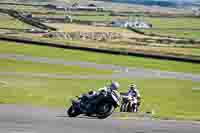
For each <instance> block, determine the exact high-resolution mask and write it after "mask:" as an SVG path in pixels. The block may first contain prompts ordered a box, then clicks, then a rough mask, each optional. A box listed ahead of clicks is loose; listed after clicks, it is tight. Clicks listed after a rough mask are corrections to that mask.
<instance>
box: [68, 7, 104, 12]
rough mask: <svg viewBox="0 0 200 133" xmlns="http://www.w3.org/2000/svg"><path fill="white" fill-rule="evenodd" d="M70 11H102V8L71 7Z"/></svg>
mask: <svg viewBox="0 0 200 133" xmlns="http://www.w3.org/2000/svg"><path fill="white" fill-rule="evenodd" d="M71 10H80V11H103V10H104V8H103V7H96V6H76V7H71Z"/></svg>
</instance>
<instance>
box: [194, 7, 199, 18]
mask: <svg viewBox="0 0 200 133" xmlns="http://www.w3.org/2000/svg"><path fill="white" fill-rule="evenodd" d="M193 13H194V15H195V16H200V8H196V9H193Z"/></svg>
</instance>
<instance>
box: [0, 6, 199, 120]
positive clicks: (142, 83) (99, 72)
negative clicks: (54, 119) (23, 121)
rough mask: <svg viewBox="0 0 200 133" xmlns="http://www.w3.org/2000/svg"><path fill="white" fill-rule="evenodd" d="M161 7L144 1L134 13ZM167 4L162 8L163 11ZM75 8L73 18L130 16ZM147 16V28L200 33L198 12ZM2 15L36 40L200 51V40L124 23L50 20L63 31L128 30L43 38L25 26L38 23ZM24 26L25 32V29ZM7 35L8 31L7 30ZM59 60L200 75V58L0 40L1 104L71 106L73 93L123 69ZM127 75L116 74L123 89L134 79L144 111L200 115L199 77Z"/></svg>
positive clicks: (8, 25)
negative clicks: (96, 36)
mask: <svg viewBox="0 0 200 133" xmlns="http://www.w3.org/2000/svg"><path fill="white" fill-rule="evenodd" d="M113 5H114V6H115V7H114V8H113V10H114V11H119V12H120V11H127V10H128V11H130V10H131V9H133V7H136V6H130V7H129V6H128V7H127V5H123V6H122V7H117V6H116V5H115V4H113ZM0 7H1V8H10V9H16V10H20V11H29V12H32V13H35V14H34V15H35V16H40V17H44V16H47V14H46V13H48V16H50V17H52V16H53V17H56V16H63V15H64V14H63V11H55V12H54V10H51V11H50V10H47V9H44V8H42V7H27V6H5V7H4V6H2V5H0ZM105 7H106V9H110V7H111V6H110V7H109V5H105ZM156 10H158V9H149V8H145V10H143V7H142V6H139V7H137V8H135V9H134V10H131V11H133V14H134V15H136V14H137V13H138V14H143V15H144V16H145V14H144V13H145V11H149V12H154V11H156ZM165 10H167V9H165ZM165 10H162V11H161V12H162V13H163V12H164V11H165ZM174 10H175V9H174ZM170 11H172V9H170ZM175 11H177V14H179V15H180V14H181V13H186V14H187V15H188V11H186V12H184V11H183V9H180V10H178V9H177V10H175ZM149 12H148V13H149ZM38 13H39V14H38ZM40 13H41V14H40ZM70 13H71V14H72V17H73V18H74V19H79V20H82V21H85V20H86V21H94V22H95V21H96V22H97V21H106V22H107V23H108V22H110V21H112V20H116V19H118V18H123V19H128V17H121V16H110V13H108V12H87V11H84V12H81V11H80V12H70ZM134 15H133V16H134ZM148 15H149V14H148ZM133 19H134V18H133ZM142 19H144V20H145V21H146V22H149V23H152V24H153V29H146V30H143V31H145V32H148V33H156V34H160V35H169V36H175V37H185V38H192V39H199V36H200V28H199V25H200V21H199V20H200V19H199V18H189V17H188V18H187V17H177V18H167V17H146V16H145V17H144V18H142ZM0 20H1V21H0V29H1V28H2V29H1V31H4V30H5V29H6V30H8V31H15V30H16V31H18V34H14V35H15V36H20V37H27V38H31V39H33V40H34V39H35V40H45V41H49V42H58V43H59V42H62V43H65V44H66V45H77V46H83V47H95V48H106V49H115V50H129V51H142V52H147V53H162V54H165V55H177V56H187V57H192V58H198V59H199V57H200V49H199V48H200V45H199V44H180V43H177V44H174V43H163V42H161V43H159V42H158V40H159V39H166V38H165V37H163V38H162V37H152V36H147V35H141V34H138V33H135V32H133V31H131V30H128V29H125V28H116V27H103V26H100V27H96V26H92V25H83V24H73V23H72V24H67V23H48V25H50V26H53V27H56V28H58V29H59V31H63V32H107V33H108V32H114V33H120V34H121V35H122V36H123V38H122V39H116V40H108V41H95V40H79V39H74V40H64V39H63V38H61V39H57V38H56V39H55V38H44V37H42V34H31V33H26V32H24V29H30V28H33V27H31V26H29V25H27V24H24V23H22V22H20V21H18V20H16V19H13V18H11V17H8V16H6V15H2V14H0ZM20 30H21V31H23V32H20ZM3 35H5V34H4V33H3ZM144 39H150V40H151V41H152V42H145V40H144ZM155 40H157V41H155ZM5 55H13V56H16V57H15V58H12V59H10V58H9V59H8V58H4V57H3V56H5ZM17 55H18V56H19V55H20V56H29V57H30V58H32V61H30V60H29V61H27V60H26V58H21V59H17V58H18V56H17ZM36 58H41V59H42V60H43V61H44V60H47V59H51V60H56V61H54V62H51V63H48V62H46V63H44V62H40V61H36ZM59 61H61V62H79V63H81V62H86V63H96V64H107V65H117V66H118V65H119V66H124V67H125V66H126V67H134V68H137V69H142V70H144V71H145V70H148V71H153V70H156V71H158V72H160V71H162V72H163V71H164V72H175V73H176V72H181V73H184V74H186V73H187V74H188V75H189V76H188V77H190V76H191V75H192V76H195V75H196V76H199V74H200V64H193V63H187V62H176V61H169V60H158V59H151V58H142V57H135V56H122V55H111V54H102V53H95V52H86V51H79V50H70V49H61V48H51V47H47V46H36V45H30V44H29V45H28V44H23V43H14V42H7V41H0V104H25V105H26V104H31V105H34V106H50V107H59V108H63V107H66V105H67V106H69V104H70V99H71V98H72V97H74V96H76V95H80V94H81V93H84V92H87V91H88V90H91V89H94V90H96V89H98V88H100V87H103V86H105V85H108V83H110V81H111V80H112V78H111V77H112V76H113V75H114V74H116V73H118V71H114V70H113V69H109V68H104V69H98V68H95V67H88V66H87V67H86V66H85V67H82V66H81V65H77V64H76V63H75V64H73V63H72V64H73V65H66V64H65V63H59ZM104 67H105V66H104ZM122 72H123V71H122ZM124 74H125V73H124ZM179 74H180V73H179ZM144 75H145V73H144ZM90 76H91V77H90ZM92 76H95V77H96V78H93V77H92ZM101 76H102V77H101ZM125 76H127V75H125ZM125 76H124V77H125ZM124 77H123V78H122V77H120V78H119V77H118V78H117V81H119V82H120V84H121V88H120V92H126V91H127V89H128V85H129V84H130V83H132V82H134V83H135V84H137V85H138V86H139V88H140V91H141V94H142V105H141V113H144V112H147V111H153V112H155V114H154V117H156V118H162V119H167V118H169V119H171V118H176V119H189V120H200V103H199V101H200V82H198V81H196V82H195V81H192V80H179V79H178V78H177V79H175V77H174V78H171V79H169V78H165V79H163V78H158V77H157V78H155V77H152V78H137V77H135V78H133V77H129V78H128V76H127V77H125V78H124ZM169 77H170V76H169Z"/></svg>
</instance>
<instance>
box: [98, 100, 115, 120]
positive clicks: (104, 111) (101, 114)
mask: <svg viewBox="0 0 200 133" xmlns="http://www.w3.org/2000/svg"><path fill="white" fill-rule="evenodd" d="M114 110H115V107H114V105H112V104H110V103H106V104H100V105H99V107H98V112H97V118H99V119H105V118H107V117H108V116H110V115H111V114H112V113H113V112H114Z"/></svg>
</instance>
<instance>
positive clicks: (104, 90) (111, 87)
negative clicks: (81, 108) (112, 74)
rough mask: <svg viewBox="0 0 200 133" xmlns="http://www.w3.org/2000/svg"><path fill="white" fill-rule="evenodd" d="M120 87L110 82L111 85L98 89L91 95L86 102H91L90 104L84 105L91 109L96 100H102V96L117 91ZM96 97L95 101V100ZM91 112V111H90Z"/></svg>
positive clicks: (116, 83)
mask: <svg viewBox="0 0 200 133" xmlns="http://www.w3.org/2000/svg"><path fill="white" fill-rule="evenodd" d="M119 87H120V84H119V83H118V82H115V81H113V82H111V84H110V85H109V86H106V87H103V88H100V89H98V91H97V92H95V93H93V94H92V95H90V98H89V99H88V100H91V102H90V104H88V105H86V106H87V107H86V108H90V107H92V106H93V105H94V104H95V103H96V102H98V100H100V99H101V98H102V96H104V95H107V93H109V92H111V91H117V90H118V89H119ZM95 97H96V99H95ZM91 112H92V110H91Z"/></svg>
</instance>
